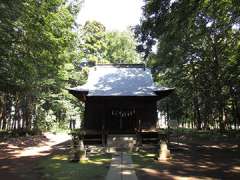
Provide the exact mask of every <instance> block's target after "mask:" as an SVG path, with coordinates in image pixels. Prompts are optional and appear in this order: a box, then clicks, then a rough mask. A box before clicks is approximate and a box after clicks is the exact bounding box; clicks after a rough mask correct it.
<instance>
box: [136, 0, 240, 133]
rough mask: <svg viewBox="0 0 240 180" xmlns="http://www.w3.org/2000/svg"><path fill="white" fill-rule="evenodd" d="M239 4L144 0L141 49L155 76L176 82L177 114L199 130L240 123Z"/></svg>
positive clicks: (138, 28)
mask: <svg viewBox="0 0 240 180" xmlns="http://www.w3.org/2000/svg"><path fill="white" fill-rule="evenodd" d="M239 7H240V4H239V1H235V0H224V1H210V0H209V1H208V0H207V1H204V0H201V1H195V0H192V1H184V0H183V1H170V0H146V1H145V5H144V7H143V10H144V13H143V17H142V21H141V23H140V25H138V26H136V27H135V34H136V36H137V37H138V42H139V46H138V51H139V52H142V53H144V54H145V57H147V56H148V64H149V65H150V66H152V67H153V68H155V69H156V73H155V76H156V79H158V80H159V81H161V83H164V84H166V85H168V86H173V87H176V94H175V95H173V96H172V97H171V98H170V99H168V104H169V106H170V112H171V113H170V114H171V115H172V118H173V119H181V120H182V121H185V122H186V121H189V122H190V123H192V124H193V125H194V126H196V127H197V128H198V129H201V128H205V129H206V128H210V127H216V128H218V127H219V128H220V129H225V128H232V125H235V127H237V124H238V125H239V123H240V104H239V102H240V96H239V94H240V86H239V85H240V76H239V74H240V69H239V68H240V64H239V63H240V61H239V55H240V54H239V52H240V51H239V50H240V41H239V39H240V33H239V26H240V21H239V17H240V8H239ZM155 44H157V53H156V54H154V53H152V52H151V49H152V47H153V45H155Z"/></svg>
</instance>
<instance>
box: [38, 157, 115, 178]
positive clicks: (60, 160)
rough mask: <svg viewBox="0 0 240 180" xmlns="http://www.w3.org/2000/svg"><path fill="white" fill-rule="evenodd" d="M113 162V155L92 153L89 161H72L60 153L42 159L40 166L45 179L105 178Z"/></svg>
mask: <svg viewBox="0 0 240 180" xmlns="http://www.w3.org/2000/svg"><path fill="white" fill-rule="evenodd" d="M110 162H111V155H109V154H101V155H91V156H90V157H89V160H88V161H81V162H79V163H72V162H69V160H68V155H66V154H58V155H54V156H52V157H48V158H46V159H43V160H41V162H40V164H39V166H40V169H41V171H42V172H41V173H42V175H43V179H44V180H80V179H81V180H90V179H96V180H101V179H104V178H105V176H106V174H107V172H108V169H109V165H110Z"/></svg>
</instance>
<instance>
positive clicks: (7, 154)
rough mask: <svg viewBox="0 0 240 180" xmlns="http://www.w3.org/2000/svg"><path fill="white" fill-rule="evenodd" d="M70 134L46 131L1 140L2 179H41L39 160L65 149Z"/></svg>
mask: <svg viewBox="0 0 240 180" xmlns="http://www.w3.org/2000/svg"><path fill="white" fill-rule="evenodd" d="M69 140H70V136H68V135H66V134H51V133H45V134H44V135H39V136H29V137H20V138H11V139H9V140H7V141H4V142H0V179H2V180H5V179H7V180H30V179H41V174H40V169H38V166H37V162H38V160H40V159H42V158H45V157H46V156H49V155H51V154H54V153H56V152H58V151H62V150H65V149H66V148H67V144H68V143H69Z"/></svg>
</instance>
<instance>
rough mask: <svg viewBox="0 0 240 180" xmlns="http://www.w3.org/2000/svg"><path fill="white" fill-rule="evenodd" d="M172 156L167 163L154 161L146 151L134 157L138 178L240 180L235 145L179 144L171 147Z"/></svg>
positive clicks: (236, 146) (238, 153)
mask: <svg viewBox="0 0 240 180" xmlns="http://www.w3.org/2000/svg"><path fill="white" fill-rule="evenodd" d="M171 152H172V159H170V160H169V161H166V162H158V161H157V160H154V157H151V154H149V151H148V152H146V151H144V150H143V151H142V152H141V153H137V154H134V155H133V159H134V163H136V171H137V175H138V178H139V179H140V180H144V179H152V180H158V179H170V180H171V179H173V180H175V179H231V180H233V179H236V180H239V179H240V149H239V146H238V145H235V144H234V143H233V144H231V143H222V144H221V143H207V142H205V143H202V142H196V143H192V142H191V143H186V142H182V143H179V144H177V143H176V144H172V145H171ZM155 153H156V152H155Z"/></svg>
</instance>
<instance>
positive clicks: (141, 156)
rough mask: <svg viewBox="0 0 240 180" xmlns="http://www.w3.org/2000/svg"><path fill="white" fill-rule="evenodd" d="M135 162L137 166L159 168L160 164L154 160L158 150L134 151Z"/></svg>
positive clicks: (133, 158)
mask: <svg viewBox="0 0 240 180" xmlns="http://www.w3.org/2000/svg"><path fill="white" fill-rule="evenodd" d="M131 155H132V160H133V163H134V164H135V166H136V168H137V169H139V168H151V169H157V168H158V167H159V164H158V163H156V162H155V161H154V159H156V158H157V152H154V151H153V152H150V151H148V152H147V151H141V152H134V153H132V154H131Z"/></svg>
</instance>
